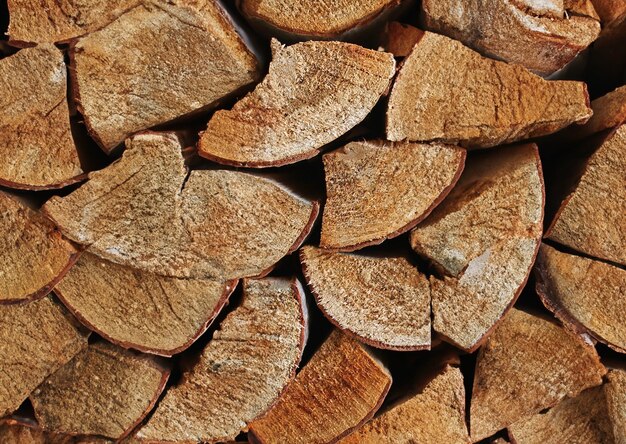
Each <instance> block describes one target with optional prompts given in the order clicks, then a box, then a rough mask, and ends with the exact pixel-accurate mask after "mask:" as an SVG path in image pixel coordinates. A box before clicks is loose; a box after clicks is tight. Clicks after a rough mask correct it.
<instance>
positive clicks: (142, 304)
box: [54, 253, 237, 356]
mask: <svg viewBox="0 0 626 444" xmlns="http://www.w3.org/2000/svg"><path fill="white" fill-rule="evenodd" d="M236 286H237V281H227V282H220V281H213V280H209V279H178V278H169V277H164V276H159V275H157V274H153V273H148V272H142V271H139V270H134V269H132V268H129V267H125V266H122V265H118V264H114V263H112V262H108V261H105V260H102V259H99V258H98V257H97V256H94V255H92V254H90V253H85V254H83V255H82V256H81V257H80V259H79V260H78V261H77V262H76V264H75V265H74V266H73V267H72V268H71V269H70V271H69V272H68V273H67V275H66V276H65V278H63V280H61V282H59V283H58V284H57V286H56V287H55V288H54V292H55V293H56V295H57V296H58V297H59V298H60V299H61V301H63V303H64V304H65V306H67V307H68V308H69V309H70V311H71V312H72V313H73V314H74V315H75V316H76V317H77V318H78V319H79V320H80V321H81V322H82V323H83V324H85V325H86V326H87V327H89V328H90V329H91V330H94V331H97V332H98V334H100V335H101V336H103V337H105V338H106V339H108V340H109V341H111V342H114V343H116V344H118V345H121V346H122V347H127V348H128V347H132V348H135V349H138V350H141V351H145V352H148V353H155V354H159V355H164V356H171V355H173V354H175V353H180V352H181V351H183V350H185V349H186V348H187V347H189V346H190V345H191V344H192V343H193V342H194V341H195V340H196V339H197V338H198V337H199V336H200V335H202V334H203V333H204V332H205V331H206V329H207V328H208V327H209V325H210V324H211V322H212V321H213V319H215V317H216V316H217V315H218V314H219V312H220V310H221V309H222V307H224V305H225V304H226V303H227V302H228V298H229V296H230V294H231V293H232V292H233V290H234V289H235V287H236Z"/></svg>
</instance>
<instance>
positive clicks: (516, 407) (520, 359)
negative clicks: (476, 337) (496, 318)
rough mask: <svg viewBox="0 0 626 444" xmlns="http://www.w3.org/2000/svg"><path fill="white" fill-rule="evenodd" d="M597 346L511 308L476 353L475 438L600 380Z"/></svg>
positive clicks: (472, 419) (472, 414) (602, 371)
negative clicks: (595, 347)
mask: <svg viewBox="0 0 626 444" xmlns="http://www.w3.org/2000/svg"><path fill="white" fill-rule="evenodd" d="M605 373H606V369H605V368H604V367H603V366H602V364H601V363H600V358H599V357H598V355H597V353H596V351H595V349H594V348H593V347H592V346H591V345H590V344H587V343H585V342H584V341H583V340H582V339H581V338H580V337H578V336H576V335H574V334H572V333H570V332H568V331H567V330H565V329H564V328H562V327H560V326H558V325H557V324H555V323H553V322H551V321H548V320H545V319H543V318H541V317H538V316H534V315H531V314H528V313H525V312H523V311H520V310H517V309H513V310H511V311H510V312H509V314H508V315H507V316H506V317H505V318H504V319H503V321H502V322H501V323H500V325H499V326H498V328H496V330H495V331H494V332H493V334H492V335H491V336H490V337H489V339H488V340H487V343H486V344H485V346H484V347H483V348H482V349H481V350H480V352H479V354H478V360H477V362H476V373H475V376H474V388H473V391H472V400H471V404H470V405H471V408H470V430H471V435H472V439H473V441H479V440H481V439H483V438H486V437H488V436H490V435H492V434H494V433H495V432H497V431H498V430H500V429H502V428H504V427H508V426H509V425H511V424H513V423H515V422H518V421H520V420H523V419H527V418H530V417H532V416H533V415H535V414H537V413H539V412H540V411H541V410H543V409H545V408H547V407H552V406H554V405H556V404H557V403H558V402H559V401H560V400H561V399H563V398H565V397H567V396H569V397H572V396H576V395H577V394H578V393H579V392H581V391H582V390H584V389H586V388H589V387H594V386H597V385H600V384H602V376H603V375H604V374H605Z"/></svg>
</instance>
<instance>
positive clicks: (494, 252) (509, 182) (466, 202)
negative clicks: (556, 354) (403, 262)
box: [411, 145, 544, 350]
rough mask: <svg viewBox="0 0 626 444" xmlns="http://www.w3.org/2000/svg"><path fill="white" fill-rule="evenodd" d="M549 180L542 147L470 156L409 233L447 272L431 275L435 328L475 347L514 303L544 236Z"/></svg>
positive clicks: (418, 247)
mask: <svg viewBox="0 0 626 444" xmlns="http://www.w3.org/2000/svg"><path fill="white" fill-rule="evenodd" d="M543 194H544V190H543V178H542V173H541V164H540V161H539V154H538V152H537V147H536V146H534V145H518V146H512V147H506V148H501V149H498V150H495V151H491V152H488V153H476V154H475V155H474V156H472V157H471V158H470V159H469V160H468V162H467V164H466V168H465V171H464V172H463V174H462V176H461V178H460V179H459V182H458V183H457V185H456V187H455V188H454V189H453V190H452V192H451V193H450V194H449V195H448V197H447V198H446V199H445V200H444V201H443V202H442V203H441V205H439V206H438V207H437V208H436V209H435V210H434V211H433V213H432V214H431V215H430V216H429V217H428V218H427V219H426V220H425V221H424V222H422V223H421V224H420V225H418V226H417V227H416V228H415V229H414V230H413V231H412V232H411V246H412V247H413V249H414V250H415V251H416V252H418V253H419V254H420V255H422V256H425V257H427V258H428V259H429V260H430V261H431V262H432V263H433V264H434V265H435V268H437V269H438V270H439V271H440V272H441V273H442V274H443V275H444V277H443V278H442V279H436V278H431V297H432V308H433V315H434V324H433V326H434V329H435V331H437V332H439V333H440V334H442V335H443V336H444V337H446V338H447V339H448V340H449V341H450V342H451V343H453V344H455V345H457V346H459V347H461V348H463V349H465V350H474V349H476V348H477V347H478V346H479V345H480V343H481V341H482V340H484V339H485V338H486V335H487V334H488V333H489V331H490V330H491V329H492V328H493V326H494V325H495V324H496V322H498V320H500V319H501V318H502V316H503V315H504V313H505V312H506V311H507V310H508V308H509V307H511V306H512V305H513V303H514V302H515V300H516V298H517V296H518V295H519V292H520V291H521V289H522V287H523V286H524V284H525V282H526V279H527V277H528V274H529V272H530V269H531V267H532V264H533V262H534V259H535V255H536V252H537V249H538V248H539V243H540V240H541V232H542V224H543V201H544V196H543Z"/></svg>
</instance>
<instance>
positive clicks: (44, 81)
mask: <svg viewBox="0 0 626 444" xmlns="http://www.w3.org/2000/svg"><path fill="white" fill-rule="evenodd" d="M66 77H67V75H66V69H65V63H64V62H63V53H61V51H59V50H58V49H57V48H55V47H54V46H53V45H42V46H38V47H36V48H26V49H23V50H21V51H19V52H18V53H16V54H14V55H12V56H9V57H6V58H4V59H2V60H0V84H2V86H3V94H2V96H0V185H4V186H7V187H12V188H24V189H32V190H37V189H45V188H60V187H64V186H66V185H69V184H72V183H74V182H77V181H79V180H81V179H82V178H83V176H82V174H83V171H82V169H81V166H80V162H79V159H78V153H77V152H76V147H75V146H74V140H73V139H72V133H71V129H70V114H69V110H68V106H67V97H66V92H67V79H66Z"/></svg>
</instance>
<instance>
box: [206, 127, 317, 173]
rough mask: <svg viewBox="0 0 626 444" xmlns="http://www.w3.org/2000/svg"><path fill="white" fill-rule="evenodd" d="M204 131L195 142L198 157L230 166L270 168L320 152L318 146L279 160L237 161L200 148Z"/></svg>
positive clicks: (304, 158)
mask: <svg viewBox="0 0 626 444" xmlns="http://www.w3.org/2000/svg"><path fill="white" fill-rule="evenodd" d="M204 133H205V131H201V132H200V133H199V136H200V139H199V140H198V143H197V144H196V147H197V149H198V154H199V155H200V157H204V158H205V159H207V160H210V161H212V162H215V163H219V164H221V165H227V166H232V167H240V168H271V167H281V166H286V165H291V164H293V163H297V162H300V161H302V160H307V159H311V158H313V157H315V156H317V155H318V154H319V153H320V150H319V149H318V148H315V149H312V150H309V151H306V152H304V153H302V154H297V155H295V156H287V157H284V158H282V159H280V160H271V161H266V160H246V161H239V160H233V159H227V158H225V157H221V156H217V155H215V154H213V153H210V152H208V151H205V150H203V149H202V135H203V134H204Z"/></svg>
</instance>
